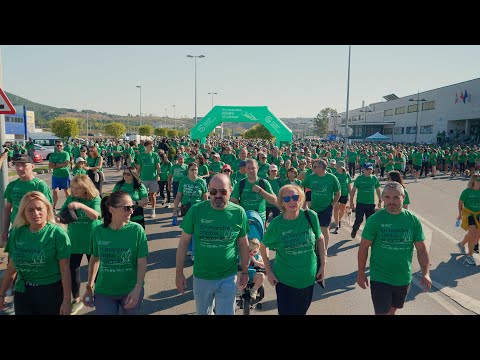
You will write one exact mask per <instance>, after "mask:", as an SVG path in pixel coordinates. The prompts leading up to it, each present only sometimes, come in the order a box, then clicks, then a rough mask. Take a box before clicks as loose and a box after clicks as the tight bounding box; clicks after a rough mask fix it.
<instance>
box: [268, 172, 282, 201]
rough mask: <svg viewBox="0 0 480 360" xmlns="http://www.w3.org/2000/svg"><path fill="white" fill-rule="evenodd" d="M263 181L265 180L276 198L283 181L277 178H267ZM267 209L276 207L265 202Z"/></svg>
mask: <svg viewBox="0 0 480 360" xmlns="http://www.w3.org/2000/svg"><path fill="white" fill-rule="evenodd" d="M265 180H267V181H268V182H269V183H270V186H271V187H272V190H273V193H274V194H275V195H277V196H278V191H279V190H280V188H281V187H282V186H283V180H282V179H280V178H278V177H277V178H275V179H270V177H268V178H267V179H265ZM267 207H268V208H275V207H276V205H272V204H270V203H269V202H268V201H267Z"/></svg>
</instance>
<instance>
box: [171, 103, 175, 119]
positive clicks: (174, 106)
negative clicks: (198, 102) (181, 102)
mask: <svg viewBox="0 0 480 360" xmlns="http://www.w3.org/2000/svg"><path fill="white" fill-rule="evenodd" d="M172 107H173V118H174V119H175V105H172Z"/></svg>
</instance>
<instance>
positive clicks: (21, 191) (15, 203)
mask: <svg viewBox="0 0 480 360" xmlns="http://www.w3.org/2000/svg"><path fill="white" fill-rule="evenodd" d="M30 191H40V192H41V193H42V194H43V195H45V196H46V197H47V199H48V201H50V203H51V204H52V205H53V198H52V192H51V191H50V188H49V187H48V185H47V183H46V182H45V181H43V180H40V179H39V178H33V179H32V180H30V181H22V180H20V179H16V180H13V181H12V182H11V183H9V184H8V185H7V188H6V189H5V193H4V194H3V197H4V198H5V199H7V202H9V203H10V204H12V213H11V214H10V222H11V223H12V224H13V222H14V221H15V216H17V212H18V207H19V206H20V201H22V198H23V196H24V195H25V194H26V193H28V192H30Z"/></svg>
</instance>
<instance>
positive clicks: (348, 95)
mask: <svg viewBox="0 0 480 360" xmlns="http://www.w3.org/2000/svg"><path fill="white" fill-rule="evenodd" d="M351 52H352V45H348V76H347V109H346V110H347V111H346V113H345V151H347V146H348V105H349V97H350V55H351Z"/></svg>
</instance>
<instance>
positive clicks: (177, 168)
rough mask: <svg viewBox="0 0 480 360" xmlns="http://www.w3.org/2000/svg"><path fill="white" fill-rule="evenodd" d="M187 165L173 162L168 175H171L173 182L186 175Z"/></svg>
mask: <svg viewBox="0 0 480 360" xmlns="http://www.w3.org/2000/svg"><path fill="white" fill-rule="evenodd" d="M187 171H188V165H186V164H182V165H180V164H173V165H172V168H171V169H170V175H172V181H173V182H180V180H182V179H183V178H184V177H185V176H187Z"/></svg>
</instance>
